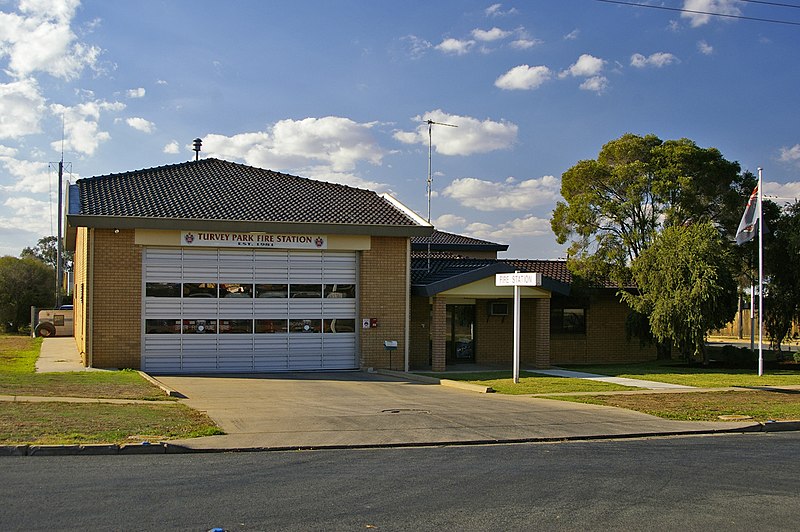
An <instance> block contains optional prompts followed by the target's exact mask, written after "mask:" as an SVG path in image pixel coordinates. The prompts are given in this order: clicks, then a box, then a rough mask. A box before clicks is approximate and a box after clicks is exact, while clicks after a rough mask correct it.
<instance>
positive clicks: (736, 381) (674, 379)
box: [563, 360, 800, 388]
mask: <svg viewBox="0 0 800 532" xmlns="http://www.w3.org/2000/svg"><path fill="white" fill-rule="evenodd" d="M563 367H564V369H570V370H575V371H585V372H587V373H598V374H600V375H608V376H611V377H629V378H632V379H644V380H648V381H657V382H669V383H672V384H681V385H684V386H696V387H698V388H725V387H728V386H780V385H792V384H800V371H797V370H765V371H764V375H762V376H761V377H759V376H758V373H757V370H756V368H753V369H751V370H745V369H723V368H712V369H704V368H702V367H700V366H695V367H691V368H689V367H681V366H680V363H679V362H675V361H669V360H668V361H654V362H644V363H641V364H608V365H598V366H563Z"/></svg>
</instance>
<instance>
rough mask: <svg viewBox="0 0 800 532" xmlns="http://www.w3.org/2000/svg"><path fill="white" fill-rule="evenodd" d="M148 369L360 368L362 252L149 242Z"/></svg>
mask: <svg viewBox="0 0 800 532" xmlns="http://www.w3.org/2000/svg"><path fill="white" fill-rule="evenodd" d="M143 255H144V257H143V262H144V268H143V271H144V273H143V276H142V277H143V285H144V286H143V287H142V288H143V294H144V304H143V312H142V316H143V318H142V327H143V329H142V331H143V332H142V346H143V347H142V367H143V369H144V370H145V371H149V372H153V373H198V372H259V371H295V370H331V369H356V368H358V357H357V346H356V327H355V324H356V308H357V307H356V301H357V282H356V278H357V260H356V254H355V252H330V251H294V250H291V251H289V250H281V251H274V250H228V249H188V248H184V249H180V248H175V249H172V248H170V249H167V248H145V249H144V253H143Z"/></svg>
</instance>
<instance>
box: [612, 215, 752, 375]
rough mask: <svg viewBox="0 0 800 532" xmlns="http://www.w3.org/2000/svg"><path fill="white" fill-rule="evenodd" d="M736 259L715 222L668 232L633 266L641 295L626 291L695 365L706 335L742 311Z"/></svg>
mask: <svg viewBox="0 0 800 532" xmlns="http://www.w3.org/2000/svg"><path fill="white" fill-rule="evenodd" d="M734 264H735V259H734V257H733V255H732V253H731V249H730V244H729V243H728V242H726V241H724V240H723V239H722V237H721V236H720V234H719V231H718V230H717V228H716V227H714V225H712V224H711V223H710V222H704V223H700V224H690V225H688V226H673V227H668V228H667V229H665V230H664V231H663V232H661V233H660V234H659V235H658V236H657V237H656V238H655V239H654V241H653V242H652V243H651V245H650V246H649V247H648V248H647V249H646V250H644V251H643V252H642V253H641V254H640V255H639V256H638V257H637V258H636V259H635V260H634V261H633V263H632V265H631V271H632V275H633V280H634V281H635V283H636V286H637V287H638V288H639V292H638V293H633V292H621V296H622V299H623V300H624V301H625V302H627V303H628V304H629V305H630V306H631V308H633V309H634V310H635V311H636V312H639V313H641V314H644V315H647V316H648V318H649V322H650V330H651V331H652V333H653V335H654V336H655V337H656V338H657V339H658V340H659V341H661V342H671V343H672V344H673V345H675V346H677V347H678V348H680V350H681V351H682V353H683V354H684V356H686V357H687V358H688V359H689V360H691V357H693V356H702V358H703V363H704V364H708V358H707V354H706V352H705V348H704V346H705V334H706V332H707V331H708V330H710V329H714V328H718V327H721V326H723V325H724V324H725V323H727V322H729V321H730V320H731V319H732V318H733V315H734V314H735V312H736V297H737V295H736V280H735V276H734V271H735V268H734Z"/></svg>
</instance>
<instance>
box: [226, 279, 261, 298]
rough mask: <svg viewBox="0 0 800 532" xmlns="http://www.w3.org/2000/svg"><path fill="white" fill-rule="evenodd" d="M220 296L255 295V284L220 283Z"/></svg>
mask: <svg viewBox="0 0 800 532" xmlns="http://www.w3.org/2000/svg"><path fill="white" fill-rule="evenodd" d="M219 297H249V298H252V297H253V285H251V284H241V283H223V284H220V285H219Z"/></svg>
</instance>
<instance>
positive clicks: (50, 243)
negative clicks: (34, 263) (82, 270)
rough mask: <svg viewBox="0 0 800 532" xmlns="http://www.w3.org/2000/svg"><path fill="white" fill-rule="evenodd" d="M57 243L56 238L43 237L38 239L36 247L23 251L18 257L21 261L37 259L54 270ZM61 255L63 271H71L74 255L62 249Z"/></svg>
mask: <svg viewBox="0 0 800 532" xmlns="http://www.w3.org/2000/svg"><path fill="white" fill-rule="evenodd" d="M57 241H58V238H57V237H54V236H44V237H42V238H40V239H39V241H38V242H37V243H36V246H34V247H32V248H25V249H23V250H22V253H20V255H19V256H20V257H22V258H23V259H25V258H32V259H39V260H40V261H42V262H44V263H45V264H47V265H49V266H50V267H51V268H53V269H55V268H56V263H57V262H58V248H57V247H56V242H57ZM61 254H62V257H61V259H62V261H61V265H62V266H63V268H64V270H65V271H66V270H71V269H72V260H73V255H74V253H72V252H71V251H66V250H64V249H63V247H62V253H61Z"/></svg>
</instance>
